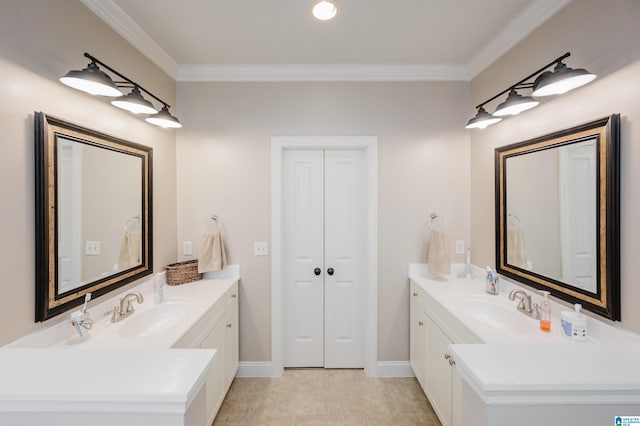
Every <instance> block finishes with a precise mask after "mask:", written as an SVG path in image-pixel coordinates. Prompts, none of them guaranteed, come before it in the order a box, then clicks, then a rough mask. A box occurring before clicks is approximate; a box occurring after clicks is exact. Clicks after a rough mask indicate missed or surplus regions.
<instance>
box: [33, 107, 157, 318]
mask: <svg viewBox="0 0 640 426" xmlns="http://www.w3.org/2000/svg"><path fill="white" fill-rule="evenodd" d="M152 157H153V150H152V148H149V147H146V146H143V145H139V144H135V143H133V142H129V141H125V140H122V139H119V138H115V137H113V136H109V135H106V134H104V133H100V132H97V131H94V130H91V129H87V128H84V127H81V126H78V125H76V124H72V123H70V122H67V121H64V120H61V119H58V118H54V117H51V116H48V115H45V114H44V113H41V112H36V113H35V160H36V161H35V186H36V188H35V194H36V224H35V225H36V241H35V248H36V312H35V319H36V321H44V320H46V319H48V318H51V317H53V316H56V315H59V314H61V313H63V312H65V311H67V310H69V309H70V308H72V307H74V306H77V305H80V304H81V303H82V302H83V301H84V297H85V295H86V294H87V293H92V295H93V296H94V297H97V296H100V295H102V294H105V293H107V292H109V291H112V290H114V289H116V288H118V287H121V286H123V285H125V284H127V283H130V282H132V281H134V280H137V279H139V278H141V277H143V276H145V275H149V274H151V273H152V272H153V253H152V247H153V244H152V236H153V225H152V218H153V215H152V181H151V176H152V174H151V169H152Z"/></svg>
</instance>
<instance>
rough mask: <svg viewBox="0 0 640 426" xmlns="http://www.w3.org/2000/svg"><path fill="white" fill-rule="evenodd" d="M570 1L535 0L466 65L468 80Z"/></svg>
mask: <svg viewBox="0 0 640 426" xmlns="http://www.w3.org/2000/svg"><path fill="white" fill-rule="evenodd" d="M569 3H571V0H535V1H533V2H531V4H530V5H529V6H527V8H526V9H525V10H524V11H523V12H522V13H521V14H520V15H518V16H517V17H516V18H515V19H514V20H512V21H511V22H509V24H508V25H507V26H506V27H505V28H504V30H502V32H500V34H498V36H497V37H496V38H494V39H493V41H492V42H491V43H489V44H488V45H487V46H486V47H485V48H484V49H482V50H481V51H480V52H478V54H477V55H476V56H475V57H474V58H473V59H471V61H470V62H469V64H468V70H469V80H471V79H473V78H474V77H475V76H477V75H478V74H480V73H481V72H482V71H484V70H485V69H487V68H488V67H489V65H491V64H492V63H494V62H495V61H496V60H497V59H498V58H499V57H500V56H502V55H504V54H505V53H507V52H508V51H509V50H510V49H511V48H512V47H513V46H515V45H516V44H518V43H519V42H521V41H522V40H523V39H524V38H525V37H526V36H528V35H529V34H531V33H532V32H533V31H534V30H535V29H536V28H538V27H539V26H540V25H542V24H544V23H545V22H546V21H547V20H548V19H549V18H551V17H552V16H553V15H555V14H556V13H558V12H559V11H560V9H562V8H563V7H565V6H566V5H568V4H569Z"/></svg>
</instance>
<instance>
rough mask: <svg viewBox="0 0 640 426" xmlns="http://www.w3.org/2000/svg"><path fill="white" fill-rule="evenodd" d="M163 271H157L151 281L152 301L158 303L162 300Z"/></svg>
mask: <svg viewBox="0 0 640 426" xmlns="http://www.w3.org/2000/svg"><path fill="white" fill-rule="evenodd" d="M164 280H165V272H158V273H157V274H156V277H155V282H154V283H153V303H154V304H156V305H159V304H160V303H162V302H164Z"/></svg>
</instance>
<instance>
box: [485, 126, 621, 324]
mask: <svg viewBox="0 0 640 426" xmlns="http://www.w3.org/2000/svg"><path fill="white" fill-rule="evenodd" d="M594 137H595V138H596V150H597V155H596V158H597V160H596V170H597V176H596V182H597V184H598V185H597V188H596V190H597V195H596V200H597V206H594V208H596V224H597V229H594V232H596V237H597V242H596V244H597V250H596V251H597V261H596V263H597V290H596V293H592V292H588V291H585V290H583V289H581V288H578V287H575V286H572V285H570V284H569V283H567V282H562V281H559V280H556V279H554V278H551V277H548V276H545V275H542V274H539V273H535V272H532V271H528V270H525V269H522V268H519V267H517V266H514V265H510V264H508V263H507V261H506V259H507V251H506V241H507V236H506V230H507V219H508V217H507V213H508V212H507V184H508V182H507V180H506V160H507V159H508V158H510V157H514V156H519V155H525V154H528V153H534V152H537V151H541V150H545V149H550V148H555V147H560V146H563V145H569V144H571V143H577V142H581V141H583V140H586V139H592V138H594ZM619 145H620V114H613V115H611V116H609V117H605V118H602V119H599V120H595V121H592V122H589V123H585V124H582V125H579V126H576V127H572V128H570V129H566V130H561V131H558V132H554V133H551V134H548V135H545V136H541V137H538V138H534V139H530V140H526V141H524V142H519V143H515V144H512V145H507V146H503V147H499V148H496V149H495V225H496V234H495V235H496V270H497V271H498V273H500V274H502V275H505V276H507V277H509V278H512V279H514V280H515V281H518V282H520V283H524V284H526V285H529V286H531V287H534V288H536V289H540V290H546V291H549V292H550V293H551V294H552V295H553V296H555V297H557V298H559V299H562V300H565V301H567V302H569V303H572V304H574V303H580V304H581V305H582V306H583V308H584V309H586V310H589V311H591V312H594V313H596V314H598V315H601V316H603V317H606V318H609V319H611V320H614V321H619V320H620V149H619Z"/></svg>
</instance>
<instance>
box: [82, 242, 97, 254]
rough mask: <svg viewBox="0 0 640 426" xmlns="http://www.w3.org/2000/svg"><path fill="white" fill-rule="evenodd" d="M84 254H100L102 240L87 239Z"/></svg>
mask: <svg viewBox="0 0 640 426" xmlns="http://www.w3.org/2000/svg"><path fill="white" fill-rule="evenodd" d="M84 254H86V255H87V256H100V241H85V242H84Z"/></svg>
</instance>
